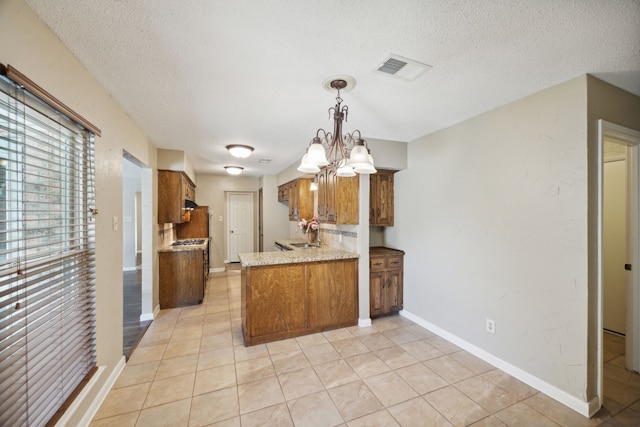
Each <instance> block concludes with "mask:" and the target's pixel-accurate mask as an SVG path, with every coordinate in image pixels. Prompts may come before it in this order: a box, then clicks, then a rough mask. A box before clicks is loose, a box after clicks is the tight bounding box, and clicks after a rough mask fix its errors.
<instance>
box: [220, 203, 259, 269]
mask: <svg viewBox="0 0 640 427" xmlns="http://www.w3.org/2000/svg"><path fill="white" fill-rule="evenodd" d="M227 208H228V212H227V218H228V221H227V230H228V233H227V234H228V240H227V241H228V245H227V261H228V262H238V261H240V259H239V258H238V254H239V253H244V252H254V250H253V216H254V215H253V194H252V193H227Z"/></svg>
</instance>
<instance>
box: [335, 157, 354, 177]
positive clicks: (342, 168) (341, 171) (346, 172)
mask: <svg viewBox="0 0 640 427" xmlns="http://www.w3.org/2000/svg"><path fill="white" fill-rule="evenodd" d="M336 176H341V177H351V176H356V173H355V172H354V170H353V168H352V167H351V166H350V165H348V164H347V162H346V161H344V159H343V160H341V161H340V164H339V166H338V169H337V170H336Z"/></svg>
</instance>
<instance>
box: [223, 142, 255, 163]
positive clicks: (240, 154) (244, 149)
mask: <svg viewBox="0 0 640 427" xmlns="http://www.w3.org/2000/svg"><path fill="white" fill-rule="evenodd" d="M226 148H227V150H229V153H231V155H232V156H233V157H237V158H239V159H244V158H246V157H249V156H250V155H251V153H252V152H253V147H250V146H248V145H240V144H232V145H227V147H226Z"/></svg>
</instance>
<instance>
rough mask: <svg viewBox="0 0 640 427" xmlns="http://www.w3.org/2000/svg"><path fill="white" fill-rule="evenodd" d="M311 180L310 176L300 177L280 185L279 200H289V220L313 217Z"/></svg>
mask: <svg viewBox="0 0 640 427" xmlns="http://www.w3.org/2000/svg"><path fill="white" fill-rule="evenodd" d="M311 181H312V180H311V179H309V178H298V179H296V180H293V181H290V182H287V183H286V184H283V185H281V186H279V187H278V201H279V202H282V201H288V202H289V221H300V220H301V219H302V218H306V219H309V218H311V217H313V192H312V191H311V190H310V186H311Z"/></svg>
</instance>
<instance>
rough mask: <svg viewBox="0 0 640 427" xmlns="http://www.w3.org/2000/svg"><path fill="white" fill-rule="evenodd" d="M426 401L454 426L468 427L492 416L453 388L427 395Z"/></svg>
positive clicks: (442, 389)
mask: <svg viewBox="0 0 640 427" xmlns="http://www.w3.org/2000/svg"><path fill="white" fill-rule="evenodd" d="M424 399H425V400H426V401H427V402H429V403H430V404H431V406H433V407H434V408H435V409H436V410H437V411H438V412H440V413H441V414H442V415H443V416H444V417H445V418H446V419H447V420H449V422H450V423H451V424H453V425H454V426H466V425H469V424H472V423H474V422H476V421H479V420H481V419H482V418H485V417H488V416H489V415H490V414H489V413H488V412H487V411H485V410H484V409H482V407H480V405H478V404H477V403H475V402H474V401H473V400H471V399H469V398H468V397H467V396H465V395H464V394H462V393H461V392H460V391H458V390H457V389H456V388H455V387H453V386H448V387H445V388H441V389H440V390H436V391H434V392H431V393H429V394H426V395H425V396H424ZM521 425H522V426H524V425H525V424H521Z"/></svg>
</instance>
